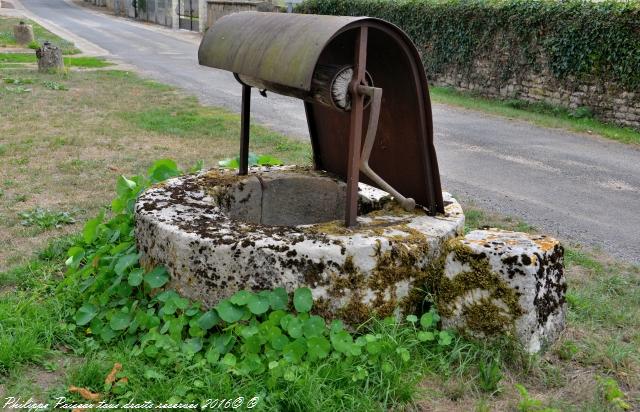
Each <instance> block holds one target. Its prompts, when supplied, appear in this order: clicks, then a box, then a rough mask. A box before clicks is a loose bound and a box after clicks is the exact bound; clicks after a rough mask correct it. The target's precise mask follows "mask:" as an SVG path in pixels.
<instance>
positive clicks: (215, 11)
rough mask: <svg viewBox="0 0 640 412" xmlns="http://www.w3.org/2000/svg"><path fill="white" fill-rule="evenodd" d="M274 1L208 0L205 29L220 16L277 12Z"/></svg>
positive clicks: (277, 8)
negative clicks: (245, 12) (248, 12)
mask: <svg viewBox="0 0 640 412" xmlns="http://www.w3.org/2000/svg"><path fill="white" fill-rule="evenodd" d="M276 4H277V1H275V0H269V1H265V0H262V1H260V0H208V1H207V20H206V27H205V31H206V29H208V28H209V27H211V26H213V24H214V23H215V22H216V21H217V20H218V19H219V18H221V17H222V16H226V15H227V14H231V13H238V12H241V11H279V10H280V8H279V7H278V6H277V5H276Z"/></svg>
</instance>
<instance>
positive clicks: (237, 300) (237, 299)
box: [229, 290, 253, 306]
mask: <svg viewBox="0 0 640 412" xmlns="http://www.w3.org/2000/svg"><path fill="white" fill-rule="evenodd" d="M251 296H253V293H251V292H249V291H248V290H239V291H237V292H236V293H234V294H233V296H231V297H230V298H229V301H230V302H231V303H233V304H234V305H238V306H244V305H246V304H247V303H249V299H250V298H251Z"/></svg>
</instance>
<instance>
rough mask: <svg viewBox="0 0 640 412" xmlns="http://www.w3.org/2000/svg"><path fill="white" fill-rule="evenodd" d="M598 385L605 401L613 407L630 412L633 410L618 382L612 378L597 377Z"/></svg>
mask: <svg viewBox="0 0 640 412" xmlns="http://www.w3.org/2000/svg"><path fill="white" fill-rule="evenodd" d="M596 380H597V381H598V384H599V386H600V391H601V392H602V394H603V397H604V399H605V400H606V401H607V402H608V403H609V404H610V405H612V406H614V407H616V408H618V409H622V410H625V411H626V410H629V409H631V405H629V404H628V403H627V402H626V401H625V400H624V399H625V394H624V392H622V389H620V386H618V382H616V380H615V379H613V378H611V377H600V376H598V377H596Z"/></svg>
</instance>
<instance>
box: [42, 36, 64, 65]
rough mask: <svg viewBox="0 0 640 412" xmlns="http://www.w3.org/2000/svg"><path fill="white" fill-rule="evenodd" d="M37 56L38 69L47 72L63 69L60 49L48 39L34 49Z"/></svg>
mask: <svg viewBox="0 0 640 412" xmlns="http://www.w3.org/2000/svg"><path fill="white" fill-rule="evenodd" d="M36 56H37V57H38V70H39V71H41V72H48V71H50V70H64V60H63V59H62V49H60V48H59V47H58V46H55V45H53V44H51V43H49V42H48V41H45V42H44V44H43V45H42V47H40V48H39V49H38V50H36Z"/></svg>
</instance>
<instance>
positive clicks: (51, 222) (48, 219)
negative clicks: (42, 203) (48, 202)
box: [18, 207, 76, 229]
mask: <svg viewBox="0 0 640 412" xmlns="http://www.w3.org/2000/svg"><path fill="white" fill-rule="evenodd" d="M18 216H19V217H20V218H22V220H21V221H20V224H21V225H22V226H37V227H39V228H40V229H51V228H54V227H55V228H56V229H58V228H60V227H62V226H63V225H71V224H73V223H75V222H76V220H75V219H74V218H73V216H71V214H70V213H69V212H58V211H54V210H49V209H43V208H40V207H36V208H35V209H31V210H28V211H26V212H20V213H18Z"/></svg>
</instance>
